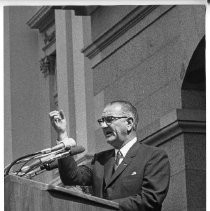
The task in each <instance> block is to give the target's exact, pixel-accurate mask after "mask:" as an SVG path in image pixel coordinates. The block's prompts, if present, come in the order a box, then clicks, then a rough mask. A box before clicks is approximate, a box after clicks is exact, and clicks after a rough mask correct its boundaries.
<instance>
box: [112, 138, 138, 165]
mask: <svg viewBox="0 0 210 211" xmlns="http://www.w3.org/2000/svg"><path fill="white" fill-rule="evenodd" d="M136 141H137V137H135V138H133V139H132V140H131V141H129V142H128V143H127V144H126V145H125V146H123V147H122V148H121V149H120V152H121V154H122V155H123V158H124V157H125V156H126V154H127V152H128V150H129V149H130V148H131V147H132V146H133V145H134V144H135V143H136ZM118 151H119V149H115V158H116V156H117V152H118ZM123 158H120V160H119V165H120V163H121V162H122V161H123ZM119 165H118V166H119Z"/></svg>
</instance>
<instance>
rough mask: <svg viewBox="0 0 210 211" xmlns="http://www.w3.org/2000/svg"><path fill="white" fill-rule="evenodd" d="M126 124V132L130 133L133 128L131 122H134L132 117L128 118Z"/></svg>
mask: <svg viewBox="0 0 210 211" xmlns="http://www.w3.org/2000/svg"><path fill="white" fill-rule="evenodd" d="M127 122H128V125H127V128H128V131H129V132H131V130H132V128H133V122H134V120H133V118H132V117H128V119H127Z"/></svg>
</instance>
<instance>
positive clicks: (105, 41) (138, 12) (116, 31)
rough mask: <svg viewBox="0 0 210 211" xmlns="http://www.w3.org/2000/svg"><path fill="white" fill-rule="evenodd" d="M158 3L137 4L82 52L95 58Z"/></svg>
mask: <svg viewBox="0 0 210 211" xmlns="http://www.w3.org/2000/svg"><path fill="white" fill-rule="evenodd" d="M157 7H158V5H153V6H137V7H136V8H135V9H134V10H132V11H131V12H130V13H129V14H128V15H126V16H125V17H124V18H123V19H122V20H121V21H119V22H118V23H117V24H115V25H114V26H113V27H111V28H110V29H109V30H107V31H106V32H105V33H103V34H101V35H100V36H99V37H98V38H97V39H96V40H94V41H93V42H92V43H91V44H90V45H88V46H87V47H85V48H84V49H82V52H83V53H84V54H85V56H87V57H88V58H90V59H91V58H93V57H94V56H96V55H97V54H98V53H99V52H100V51H102V50H103V49H105V48H106V47H107V46H108V45H110V44H111V43H112V42H114V41H115V40H116V39H118V38H119V37H120V36H122V35H123V34H124V33H126V32H127V31H128V30H129V29H130V28H132V27H133V26H134V25H136V24H137V23H139V22H140V21H141V20H142V19H144V18H145V17H146V16H147V15H149V14H150V13H151V12H152V11H153V10H154V9H156V8H157Z"/></svg>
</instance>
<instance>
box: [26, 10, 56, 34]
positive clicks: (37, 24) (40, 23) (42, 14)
mask: <svg viewBox="0 0 210 211" xmlns="http://www.w3.org/2000/svg"><path fill="white" fill-rule="evenodd" d="M58 8H60V7H55V6H43V7H41V8H40V9H39V10H38V11H37V12H36V13H35V14H34V16H32V18H31V19H30V20H29V21H28V22H27V25H28V26H29V27H30V28H32V29H39V31H40V32H43V31H44V30H45V29H46V28H48V27H49V26H50V25H52V24H53V23H54V22H55V14H54V9H58Z"/></svg>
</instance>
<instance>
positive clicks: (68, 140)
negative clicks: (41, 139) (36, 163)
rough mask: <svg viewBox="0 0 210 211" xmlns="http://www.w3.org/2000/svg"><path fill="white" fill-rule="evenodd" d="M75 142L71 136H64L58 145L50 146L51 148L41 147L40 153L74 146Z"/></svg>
mask: <svg viewBox="0 0 210 211" xmlns="http://www.w3.org/2000/svg"><path fill="white" fill-rule="evenodd" d="M75 145H76V142H75V140H74V139H73V138H66V139H64V140H63V141H61V142H60V143H59V144H58V145H56V146H54V147H52V148H47V149H43V150H41V151H40V153H41V154H48V153H50V152H54V151H57V150H59V149H66V150H68V149H70V148H71V147H72V146H75Z"/></svg>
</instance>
